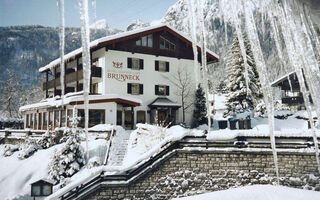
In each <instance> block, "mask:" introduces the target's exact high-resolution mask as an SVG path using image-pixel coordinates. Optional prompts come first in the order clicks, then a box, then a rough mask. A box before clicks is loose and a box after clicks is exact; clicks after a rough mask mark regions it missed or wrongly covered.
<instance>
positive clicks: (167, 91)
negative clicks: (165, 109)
mask: <svg viewBox="0 0 320 200" xmlns="http://www.w3.org/2000/svg"><path fill="white" fill-rule="evenodd" d="M166 93H167V94H166V95H167V96H169V94H170V93H169V86H166Z"/></svg>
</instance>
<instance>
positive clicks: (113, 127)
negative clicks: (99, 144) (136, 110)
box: [88, 124, 124, 132]
mask: <svg viewBox="0 0 320 200" xmlns="http://www.w3.org/2000/svg"><path fill="white" fill-rule="evenodd" d="M88 130H89V131H97V132H102V131H112V130H114V131H117V132H123V131H124V129H123V128H122V126H116V125H111V124H98V125H95V126H93V127H91V128H89V129H88Z"/></svg>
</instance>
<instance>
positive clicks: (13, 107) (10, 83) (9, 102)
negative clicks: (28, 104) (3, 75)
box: [0, 69, 20, 118]
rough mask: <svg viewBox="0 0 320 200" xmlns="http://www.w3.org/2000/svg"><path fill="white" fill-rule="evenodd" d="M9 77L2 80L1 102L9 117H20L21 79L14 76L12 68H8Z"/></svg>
mask: <svg viewBox="0 0 320 200" xmlns="http://www.w3.org/2000/svg"><path fill="white" fill-rule="evenodd" d="M7 73H8V79H7V80H4V81H0V84H1V85H2V87H1V88H0V94H1V96H0V102H1V104H2V110H3V112H5V113H6V114H7V115H8V117H10V118H12V117H19V115H18V113H19V99H20V95H19V91H20V84H19V81H17V80H16V78H15V77H14V73H13V71H12V70H10V69H7Z"/></svg>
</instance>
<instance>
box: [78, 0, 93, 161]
mask: <svg viewBox="0 0 320 200" xmlns="http://www.w3.org/2000/svg"><path fill="white" fill-rule="evenodd" d="M79 11H80V22H81V41H82V64H83V99H84V111H85V112H84V115H85V133H86V151H87V159H89V151H88V122H89V109H88V104H89V89H90V74H91V66H90V29H89V14H88V0H79Z"/></svg>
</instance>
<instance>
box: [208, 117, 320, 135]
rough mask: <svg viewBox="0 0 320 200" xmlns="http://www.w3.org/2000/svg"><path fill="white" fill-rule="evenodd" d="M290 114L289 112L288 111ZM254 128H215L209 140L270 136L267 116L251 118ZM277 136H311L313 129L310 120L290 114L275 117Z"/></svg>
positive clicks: (319, 133) (319, 132)
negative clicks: (285, 117)
mask: <svg viewBox="0 0 320 200" xmlns="http://www.w3.org/2000/svg"><path fill="white" fill-rule="evenodd" d="M286 114H289V113H286ZM251 125H252V127H253V128H252V129H250V130H230V129H224V130H215V131H211V132H210V133H209V134H208V135H207V139H208V140H212V141H219V140H231V139H234V138H236V137H239V136H247V137H269V125H268V119H267V118H253V119H251ZM316 131H317V135H318V137H320V130H319V129H317V130H316ZM274 134H275V136H276V137H277V136H278V137H280V136H281V137H311V136H312V133H311V130H310V129H308V122H307V121H306V120H303V119H297V118H296V115H292V116H289V117H288V118H287V119H285V120H281V119H275V132H274Z"/></svg>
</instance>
